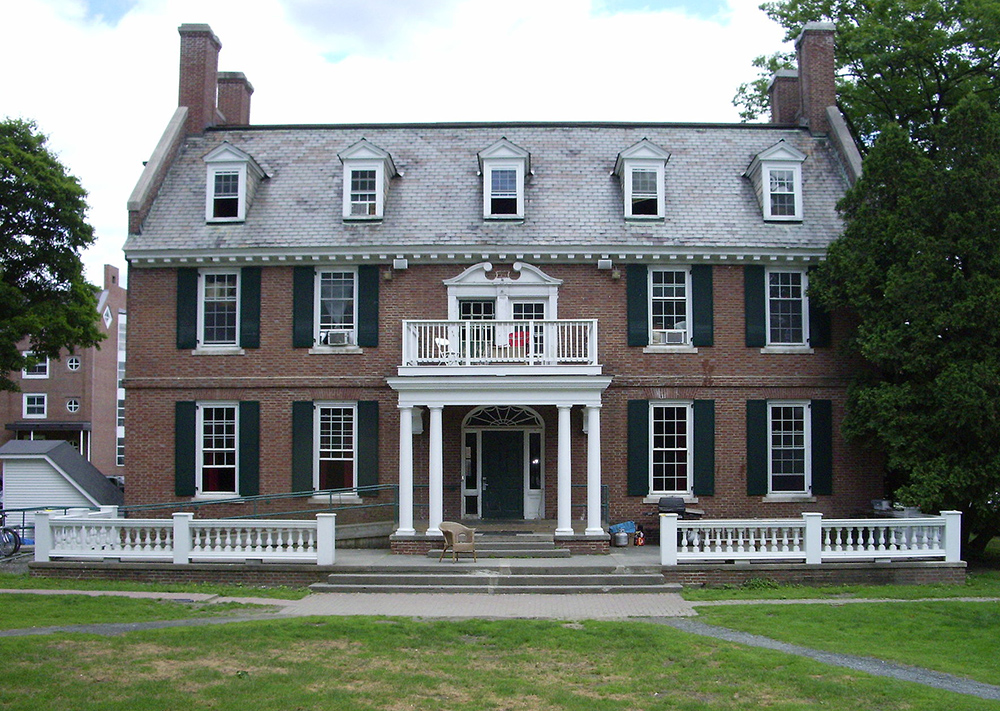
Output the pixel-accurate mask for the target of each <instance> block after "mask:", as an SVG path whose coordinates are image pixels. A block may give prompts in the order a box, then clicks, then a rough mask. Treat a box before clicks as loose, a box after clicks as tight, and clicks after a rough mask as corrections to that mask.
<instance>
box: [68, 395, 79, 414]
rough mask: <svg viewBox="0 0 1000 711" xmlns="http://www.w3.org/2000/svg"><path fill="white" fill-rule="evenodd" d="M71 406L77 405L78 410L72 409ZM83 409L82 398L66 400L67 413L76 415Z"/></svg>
mask: <svg viewBox="0 0 1000 711" xmlns="http://www.w3.org/2000/svg"><path fill="white" fill-rule="evenodd" d="M71 405H76V408H75V409H72V408H71ZM81 407H82V405H81V403H80V398H78V397H69V398H66V412H71V413H76V412H79V411H80V408H81Z"/></svg>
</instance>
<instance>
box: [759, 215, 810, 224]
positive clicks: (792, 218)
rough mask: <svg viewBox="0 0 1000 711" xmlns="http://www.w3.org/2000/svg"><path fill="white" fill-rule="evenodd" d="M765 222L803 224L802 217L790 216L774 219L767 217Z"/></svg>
mask: <svg viewBox="0 0 1000 711" xmlns="http://www.w3.org/2000/svg"><path fill="white" fill-rule="evenodd" d="M764 222H799V223H801V222H802V216H801V215H789V216H787V217H772V216H770V215H769V216H767V217H765V218H764Z"/></svg>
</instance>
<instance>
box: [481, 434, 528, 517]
mask: <svg viewBox="0 0 1000 711" xmlns="http://www.w3.org/2000/svg"><path fill="white" fill-rule="evenodd" d="M482 438H483V439H482V443H483V444H482V452H481V456H482V474H483V479H482V484H483V518H518V519H520V518H524V432H522V431H520V430H492V431H491V430H486V431H484V432H483V434H482Z"/></svg>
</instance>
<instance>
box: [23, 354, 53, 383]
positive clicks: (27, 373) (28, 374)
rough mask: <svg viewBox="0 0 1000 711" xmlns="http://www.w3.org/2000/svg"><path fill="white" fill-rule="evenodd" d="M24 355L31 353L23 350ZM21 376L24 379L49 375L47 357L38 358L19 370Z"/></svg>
mask: <svg viewBox="0 0 1000 711" xmlns="http://www.w3.org/2000/svg"><path fill="white" fill-rule="evenodd" d="M22 355H24V356H26V357H28V356H31V355H33V354H32V352H31V351H24V353H23V354H22ZM21 377H22V378H26V379H38V380H41V379H43V378H48V377H49V359H48V358H39V359H38V360H37V361H36V362H35V364H34V365H30V366H28V367H27V368H25V369H24V370H22V371H21Z"/></svg>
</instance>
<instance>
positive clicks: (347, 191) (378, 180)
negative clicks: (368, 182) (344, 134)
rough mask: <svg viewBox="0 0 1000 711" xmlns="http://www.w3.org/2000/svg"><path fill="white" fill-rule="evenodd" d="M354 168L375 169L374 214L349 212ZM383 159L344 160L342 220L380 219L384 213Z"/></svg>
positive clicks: (366, 220)
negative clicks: (353, 213)
mask: <svg viewBox="0 0 1000 711" xmlns="http://www.w3.org/2000/svg"><path fill="white" fill-rule="evenodd" d="M355 170H374V171H375V214H374V215H352V214H351V173H352V172H353V171H355ZM385 193H386V179H385V161H382V160H350V159H349V160H345V161H344V206H343V207H344V220H347V221H350V222H355V221H356V222H370V221H372V220H381V219H382V218H383V216H384V214H385Z"/></svg>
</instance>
